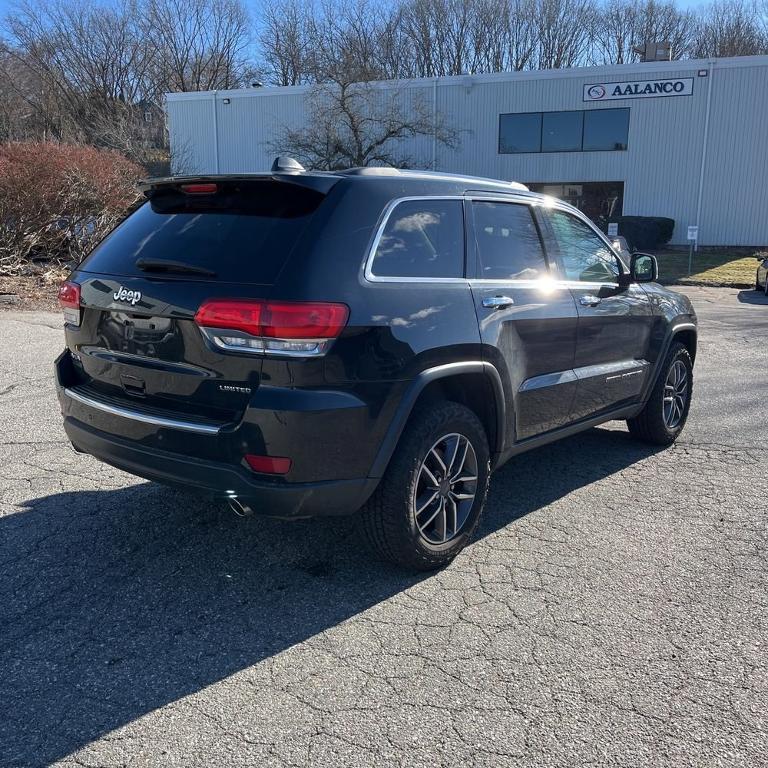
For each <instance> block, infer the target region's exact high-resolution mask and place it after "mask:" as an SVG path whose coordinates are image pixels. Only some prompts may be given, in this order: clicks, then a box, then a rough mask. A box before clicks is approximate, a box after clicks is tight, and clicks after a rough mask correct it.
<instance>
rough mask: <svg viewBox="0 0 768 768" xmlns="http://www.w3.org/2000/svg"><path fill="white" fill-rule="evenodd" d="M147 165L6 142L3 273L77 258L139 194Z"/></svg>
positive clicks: (1, 168) (0, 189) (0, 240)
mask: <svg viewBox="0 0 768 768" xmlns="http://www.w3.org/2000/svg"><path fill="white" fill-rule="evenodd" d="M142 175H143V171H142V168H141V167H140V166H138V165H136V164H135V163H133V162H131V161H130V160H127V159H126V158H125V157H123V156H122V155H120V154H119V153H118V152H114V151H111V150H103V149H96V148H94V147H86V146H76V145H71V144H50V143H11V144H0V274H5V275H19V274H28V273H30V272H34V271H37V270H36V265H40V264H43V265H46V266H52V267H56V266H60V265H72V264H75V263H77V262H79V261H80V260H81V259H82V258H83V257H84V256H86V255H87V254H88V252H89V251H90V250H91V249H92V248H93V247H94V246H95V245H96V244H97V243H98V242H99V241H100V240H101V239H102V238H103V237H104V236H105V235H106V234H107V233H108V232H109V231H110V230H111V229H112V227H114V225H115V224H116V223H117V221H119V220H120V218H121V217H122V216H123V215H124V214H125V212H126V210H127V209H128V208H129V207H130V206H131V205H132V204H133V203H134V202H135V201H136V200H137V198H138V194H137V189H136V181H137V180H138V179H139V178H140V177H141V176H142Z"/></svg>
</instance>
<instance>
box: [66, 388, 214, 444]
mask: <svg viewBox="0 0 768 768" xmlns="http://www.w3.org/2000/svg"><path fill="white" fill-rule="evenodd" d="M64 394H65V395H66V396H67V397H69V398H70V399H72V400H75V401H77V402H78V403H82V404H83V405H87V406H88V407H89V408H94V409H95V410H97V411H103V412H104V413H109V414H112V416H120V417H121V418H123V419H131V420H132V421H140V422H141V423H142V424H152V425H154V426H156V427H168V428H169V429H180V430H183V431H185V432H197V433H198V434H201V435H218V434H219V431H220V430H221V427H217V426H213V425H210V424H200V423H198V422H194V421H183V420H181V419H168V418H165V417H164V416H154V415H152V414H149V413H142V412H141V411H134V410H132V409H131V408H122V407H121V406H119V405H109V404H108V403H103V402H101V401H100V400H96V399H94V398H92V397H87V396H86V395H81V394H80V393H79V392H75V391H74V390H73V389H68V388H65V389H64Z"/></svg>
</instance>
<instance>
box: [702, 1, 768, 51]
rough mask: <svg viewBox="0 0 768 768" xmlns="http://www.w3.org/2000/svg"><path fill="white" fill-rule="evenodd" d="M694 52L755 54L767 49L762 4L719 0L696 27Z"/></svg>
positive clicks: (767, 43) (767, 40)
mask: <svg viewBox="0 0 768 768" xmlns="http://www.w3.org/2000/svg"><path fill="white" fill-rule="evenodd" d="M693 50H694V55H695V56H696V57H697V58H707V57H709V56H752V55H758V54H763V53H766V52H768V36H767V35H766V19H765V16H761V13H760V9H759V6H756V5H754V4H752V3H748V2H743V0H717V1H716V2H714V3H712V4H711V5H710V6H709V7H708V8H707V9H706V10H705V12H704V14H703V16H702V18H701V20H700V22H699V25H698V29H697V30H696V37H695V43H694V46H693Z"/></svg>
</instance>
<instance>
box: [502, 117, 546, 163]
mask: <svg viewBox="0 0 768 768" xmlns="http://www.w3.org/2000/svg"><path fill="white" fill-rule="evenodd" d="M518 152H541V112H524V113H522V114H513V115H499V153H500V154H502V155H513V154H517V153H518Z"/></svg>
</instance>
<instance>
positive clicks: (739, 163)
mask: <svg viewBox="0 0 768 768" xmlns="http://www.w3.org/2000/svg"><path fill="white" fill-rule="evenodd" d="M702 70H704V71H706V72H707V73H708V75H709V76H706V77H705V76H700V72H701V71H702ZM677 77H692V78H693V93H692V94H691V95H690V96H676V97H655V98H644V99H639V98H634V99H618V100H611V101H606V102H588V103H585V102H584V101H583V86H584V84H588V83H599V82H609V81H624V80H636V79H643V80H647V79H655V78H664V79H666V78H677ZM377 87H378V88H379V89H380V94H381V98H382V99H392V98H394V99H398V100H400V101H401V102H405V104H406V105H407V103H408V101H409V100H411V99H420V100H421V101H422V103H423V104H425V105H428V106H429V107H430V108H432V109H434V108H436V109H437V110H438V112H439V113H441V114H442V115H443V116H444V117H445V118H446V119H447V122H448V123H449V124H450V125H452V126H453V127H454V128H455V129H457V130H459V131H460V135H461V142H460V145H459V147H458V148H456V149H450V148H446V147H442V146H439V145H438V146H435V144H434V142H433V140H432V138H431V137H421V138H418V139H415V140H413V141H411V142H409V143H408V145H407V146H404V147H403V149H404V150H405V151H407V153H408V154H409V155H410V156H412V157H413V158H414V159H415V162H416V164H417V165H420V166H421V167H431V165H432V161H433V156H434V158H435V160H436V167H437V169H439V170H445V171H454V172H461V173H468V174H474V175H479V176H491V177H495V178H503V179H510V180H512V179H514V180H517V181H522V182H530V183H535V182H584V181H623V182H624V185H625V186H624V195H625V196H624V213H625V214H637V215H649V216H669V217H671V218H673V219H675V221H676V227H675V234H674V236H673V240H672V242H673V243H677V244H682V243H684V242H685V238H686V228H687V226H688V225H689V224H696V223H698V225H699V242H700V244H702V245H765V244H768V184H766V181H767V180H768V138H767V136H768V57H765V56H762V57H744V58H739V59H718V60H713V61H711V62H710V61H687V62H663V63H649V64H633V65H623V66H616V67H594V68H587V69H572V70H555V71H546V72H520V73H499V74H489V75H467V76H460V77H450V78H439V79H438V80H437V81H435V80H418V81H410V82H408V81H404V82H398V83H381V84H379V85H378V86H377ZM710 89H711V93H710ZM309 93H310V91H309V89H308V88H306V87H294V88H264V89H256V90H242V91H226V92H224V91H220V92H218V93H184V94H170V95H169V96H168V103H167V109H168V121H169V130H170V135H171V148H172V153H173V169H174V172H180V171H189V172H200V173H202V172H209V173H213V172H217V171H218V172H220V173H230V172H248V171H264V170H266V169H268V168H269V166H270V164H271V161H272V159H273V157H274V155H275V154H276V152H275V150H274V149H273V148H272V146H271V145H272V144H273V142H274V140H275V138H276V137H277V136H278V135H279V133H280V132H281V130H282V129H283V128H284V127H300V126H301V125H302V124H304V123H305V122H306V120H307V98H308V95H309ZM225 99H228V100H229V103H228V104H227V103H225V101H224V100H225ZM708 102H709V107H708ZM616 107H629V108H630V124H629V141H628V149H627V150H626V151H619V152H559V153H546V154H518V155H501V154H499V153H498V131H499V114H502V113H506V112H533V111H561V110H572V109H606V108H616ZM406 108H407V106H406ZM708 113H709V125H708V128H706V126H707V114H708ZM705 132H706V134H707V137H706V138H707V141H706V152H705V151H704V146H705V142H704V140H705ZM433 153H434V155H433Z"/></svg>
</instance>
